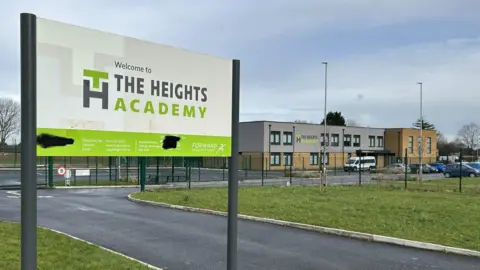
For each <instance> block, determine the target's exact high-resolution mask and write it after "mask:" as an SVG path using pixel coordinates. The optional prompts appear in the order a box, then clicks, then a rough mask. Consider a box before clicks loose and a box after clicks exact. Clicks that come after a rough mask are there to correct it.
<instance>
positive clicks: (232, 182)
mask: <svg viewBox="0 0 480 270" xmlns="http://www.w3.org/2000/svg"><path fill="white" fill-rule="evenodd" d="M239 126H240V60H237V59H234V60H232V134H231V136H232V137H231V140H232V146H231V149H232V153H231V156H230V158H229V162H228V225H227V270H237V261H238V259H237V251H238V250H237V242H238V226H237V225H238V163H239V160H240V158H239V152H240V149H239Z"/></svg>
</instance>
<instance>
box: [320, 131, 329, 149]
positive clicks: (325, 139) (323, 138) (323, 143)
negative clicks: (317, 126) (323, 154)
mask: <svg viewBox="0 0 480 270" xmlns="http://www.w3.org/2000/svg"><path fill="white" fill-rule="evenodd" d="M328 139H329V136H328V134H327V136H326V138H325V134H323V133H322V134H321V135H320V140H321V141H322V146H324V145H326V146H328ZM325 141H326V144H325Z"/></svg>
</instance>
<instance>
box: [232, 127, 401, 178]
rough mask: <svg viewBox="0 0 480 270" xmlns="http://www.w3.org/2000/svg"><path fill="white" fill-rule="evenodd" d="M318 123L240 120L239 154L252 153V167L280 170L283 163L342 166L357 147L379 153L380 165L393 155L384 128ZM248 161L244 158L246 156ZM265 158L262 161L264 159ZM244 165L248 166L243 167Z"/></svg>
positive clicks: (304, 166) (297, 167)
mask: <svg viewBox="0 0 480 270" xmlns="http://www.w3.org/2000/svg"><path fill="white" fill-rule="evenodd" d="M324 133H325V132H324V126H323V125H319V124H306V123H289V122H275V121H254V122H242V123H240V153H241V155H242V156H249V159H250V160H248V161H244V162H248V163H249V164H248V167H251V168H252V169H261V168H264V169H268V170H277V169H282V170H283V169H284V166H290V165H292V167H294V168H295V169H306V170H308V169H315V168H317V169H318V168H319V166H320V165H321V164H323V157H324V151H325V162H326V164H327V166H329V167H337V168H340V167H341V166H343V164H344V163H345V162H346V160H348V158H349V157H351V156H356V154H357V151H358V150H362V152H363V153H364V155H374V156H377V159H378V163H379V166H383V164H384V163H385V162H384V159H385V157H387V156H391V155H392V153H391V151H389V150H385V145H384V142H385V129H382V128H365V127H350V126H327V132H326V134H324ZM243 159H244V160H245V158H243ZM262 161H263V162H262ZM244 167H245V166H244Z"/></svg>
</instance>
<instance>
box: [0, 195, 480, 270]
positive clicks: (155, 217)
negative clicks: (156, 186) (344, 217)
mask: <svg viewBox="0 0 480 270" xmlns="http://www.w3.org/2000/svg"><path fill="white" fill-rule="evenodd" d="M132 190H133V189H132ZM132 190H130V189H96V190H94V189H92V190H83V189H82V190H73V189H70V190H39V191H38V193H39V195H41V196H51V197H42V198H39V199H38V223H39V225H41V226H46V227H50V228H53V229H56V230H60V231H63V232H66V233H69V234H72V235H74V236H76V237H80V238H83V239H85V240H87V241H91V242H93V243H97V244H99V245H102V246H105V247H107V248H110V249H113V250H116V251H119V252H122V253H124V254H126V255H129V256H132V257H134V258H137V259H139V260H142V261H146V262H148V263H150V264H153V265H156V266H158V267H165V268H167V269H175V270H186V269H189V270H190V269H196V270H217V269H218V270H220V269H221V270H224V269H226V231H227V219H226V218H225V217H217V216H211V215H204V214H198V213H189V212H183V211H178V210H170V209H163V208H158V207H154V206H145V205H140V204H136V203H132V202H129V201H127V200H126V199H125V196H126V195H127V193H129V192H131V191H132ZM8 196H10V197H8ZM19 218H20V199H19V198H18V197H15V196H12V195H11V193H10V194H8V193H6V191H0V219H2V220H10V221H16V220H19ZM238 229H239V242H238V248H239V254H238V264H239V265H238V266H239V267H238V269H240V270H243V269H245V270H260V269H261V270H269V269H272V270H291V269H296V270H318V269H322V270H340V269H342V270H349V269H352V270H357V269H370V270H375V269H378V270H389V269H392V270H393V269H405V270H406V269H409V270H410V269H445V270H447V269H448V270H451V269H462V270H469V269H472V270H473V269H475V270H478V266H479V265H480V259H476V258H470V257H463V256H456V255H448V254H444V253H437V252H429V251H422V250H417V249H410V248H405V247H398V246H393V245H386V244H377V243H371V242H366V241H359V240H353V239H348V238H344V237H338V236H332V235H326V234H320V233H313V232H307V231H303V230H298V229H291V228H286V227H281V226H275V225H269V224H263V223H257V222H249V221H241V220H240V221H239V224H238Z"/></svg>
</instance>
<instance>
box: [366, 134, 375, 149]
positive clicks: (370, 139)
mask: <svg viewBox="0 0 480 270" xmlns="http://www.w3.org/2000/svg"><path fill="white" fill-rule="evenodd" d="M368 141H369V143H370V144H369V145H368V146H369V147H375V136H368Z"/></svg>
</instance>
